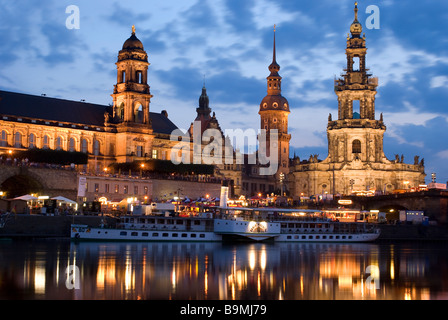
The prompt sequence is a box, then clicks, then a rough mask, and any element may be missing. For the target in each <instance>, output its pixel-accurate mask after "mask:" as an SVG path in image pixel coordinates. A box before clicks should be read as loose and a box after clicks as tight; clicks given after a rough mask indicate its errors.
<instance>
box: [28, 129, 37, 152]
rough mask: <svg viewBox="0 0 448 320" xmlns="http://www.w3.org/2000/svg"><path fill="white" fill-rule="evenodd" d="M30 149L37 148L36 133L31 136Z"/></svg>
mask: <svg viewBox="0 0 448 320" xmlns="http://www.w3.org/2000/svg"><path fill="white" fill-rule="evenodd" d="M28 148H30V149H32V148H36V135H35V134H34V133H31V134H30V139H29V143H28Z"/></svg>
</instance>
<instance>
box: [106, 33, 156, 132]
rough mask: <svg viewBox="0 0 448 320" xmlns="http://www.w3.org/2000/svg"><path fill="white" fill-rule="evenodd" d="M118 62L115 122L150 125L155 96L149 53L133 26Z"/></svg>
mask: <svg viewBox="0 0 448 320" xmlns="http://www.w3.org/2000/svg"><path fill="white" fill-rule="evenodd" d="M116 65H117V84H116V85H115V86H114V93H113V94H112V97H113V101H114V106H113V118H114V121H115V122H117V123H124V124H126V125H131V124H132V125H133V124H143V125H145V126H146V127H150V119H149V104H150V100H151V98H152V95H151V94H150V92H149V85H148V83H147V78H148V66H149V63H148V55H147V54H146V52H145V50H144V49H143V44H142V43H141V41H140V40H139V39H138V38H137V37H136V35H135V27H134V26H132V35H131V36H130V37H129V39H127V40H126V41H125V43H124V44H123V48H122V50H120V52H119V53H118V61H117V63H116Z"/></svg>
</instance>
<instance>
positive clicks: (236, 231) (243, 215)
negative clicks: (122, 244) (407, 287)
mask: <svg viewBox="0 0 448 320" xmlns="http://www.w3.org/2000/svg"><path fill="white" fill-rule="evenodd" d="M378 237H379V229H378V228H376V227H375V225H374V224H371V223H365V222H339V221H335V220H334V219H330V218H328V217H326V215H325V211H320V210H299V209H282V208H241V207H216V208H214V210H211V211H209V212H201V213H199V214H198V215H196V216H192V217H185V216H178V215H164V216H161V215H155V214H150V215H125V216H122V217H121V218H120V223H119V224H118V225H117V227H116V228H106V227H104V226H102V227H89V226H87V225H72V226H71V238H72V239H75V240H114V241H120V240H123V241H131V240H135V241H226V240H250V241H267V240H269V241H275V242H367V241H374V240H376V239H377V238H378Z"/></svg>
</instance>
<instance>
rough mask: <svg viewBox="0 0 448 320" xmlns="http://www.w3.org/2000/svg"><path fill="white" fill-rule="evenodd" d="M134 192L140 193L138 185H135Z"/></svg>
mask: <svg viewBox="0 0 448 320" xmlns="http://www.w3.org/2000/svg"><path fill="white" fill-rule="evenodd" d="M134 194H138V186H134Z"/></svg>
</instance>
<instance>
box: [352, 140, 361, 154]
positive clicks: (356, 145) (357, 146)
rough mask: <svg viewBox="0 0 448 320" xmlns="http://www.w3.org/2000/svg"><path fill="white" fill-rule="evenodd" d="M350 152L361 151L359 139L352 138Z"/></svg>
mask: <svg viewBox="0 0 448 320" xmlns="http://www.w3.org/2000/svg"><path fill="white" fill-rule="evenodd" d="M352 153H361V141H359V140H353V142H352Z"/></svg>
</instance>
